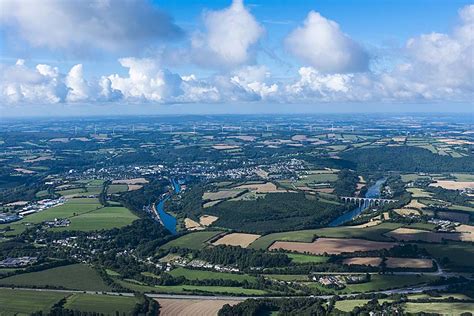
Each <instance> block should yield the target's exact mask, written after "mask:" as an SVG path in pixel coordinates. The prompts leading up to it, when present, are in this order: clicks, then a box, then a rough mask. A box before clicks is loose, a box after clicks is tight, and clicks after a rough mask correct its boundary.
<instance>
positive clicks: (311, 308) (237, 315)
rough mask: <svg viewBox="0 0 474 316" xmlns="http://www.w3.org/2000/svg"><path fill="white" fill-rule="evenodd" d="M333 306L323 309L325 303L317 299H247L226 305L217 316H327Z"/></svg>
mask: <svg viewBox="0 0 474 316" xmlns="http://www.w3.org/2000/svg"><path fill="white" fill-rule="evenodd" d="M333 305H334V304H329V306H328V307H327V308H326V307H325V301H324V300H322V299H318V298H311V297H309V298H291V299H261V300H254V299H248V300H245V301H243V302H242V303H239V304H236V305H233V306H230V305H229V304H226V305H224V306H223V307H222V309H221V310H220V311H219V314H218V315H219V316H241V315H269V314H270V313H272V312H278V315H314V316H318V315H328V314H329V312H330V310H331V309H332V307H333Z"/></svg>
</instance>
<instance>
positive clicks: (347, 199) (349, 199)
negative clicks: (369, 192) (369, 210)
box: [341, 196, 398, 207]
mask: <svg viewBox="0 0 474 316" xmlns="http://www.w3.org/2000/svg"><path fill="white" fill-rule="evenodd" d="M341 200H343V201H344V203H354V204H359V207H361V206H364V205H365V206H370V205H384V204H387V203H393V202H397V201H398V200H391V199H380V198H369V197H355V196H341Z"/></svg>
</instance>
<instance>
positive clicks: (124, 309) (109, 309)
mask: <svg viewBox="0 0 474 316" xmlns="http://www.w3.org/2000/svg"><path fill="white" fill-rule="evenodd" d="M136 304H137V299H136V298H134V297H126V296H115V295H91V294H82V293H81V294H74V295H72V296H70V297H68V298H67V301H66V303H65V304H64V308H67V309H72V310H78V311H81V312H96V313H101V314H106V315H107V314H109V315H116V313H119V315H122V314H125V315H131V314H132V311H133V308H134V307H135V305H136Z"/></svg>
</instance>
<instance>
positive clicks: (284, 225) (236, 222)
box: [206, 193, 350, 233]
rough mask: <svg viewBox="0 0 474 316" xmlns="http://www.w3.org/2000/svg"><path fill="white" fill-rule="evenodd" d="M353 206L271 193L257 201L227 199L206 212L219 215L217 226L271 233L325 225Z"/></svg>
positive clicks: (289, 194)
mask: <svg viewBox="0 0 474 316" xmlns="http://www.w3.org/2000/svg"><path fill="white" fill-rule="evenodd" d="M349 207H350V206H345V205H339V204H329V203H324V202H321V201H319V200H317V199H315V198H314V196H313V197H309V196H306V195H305V194H304V193H271V194H267V195H266V196H265V198H261V199H256V200H250V201H245V200H244V201H225V202H222V203H220V204H218V205H216V206H213V207H209V208H207V209H206V212H207V213H208V214H212V215H216V216H218V217H219V219H218V220H217V221H216V222H215V223H214V226H219V227H226V228H231V229H236V230H240V231H246V232H255V233H270V232H276V231H287V230H297V229H306V228H316V227H321V226H324V225H327V224H328V223H329V222H330V221H331V220H332V219H334V218H336V217H337V216H339V215H340V214H342V213H344V212H345V211H347V210H348V208H349Z"/></svg>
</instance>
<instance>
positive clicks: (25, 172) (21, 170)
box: [14, 168, 35, 174]
mask: <svg viewBox="0 0 474 316" xmlns="http://www.w3.org/2000/svg"><path fill="white" fill-rule="evenodd" d="M14 170H15V171H16V172H20V173H24V174H33V173H35V172H34V171H33V170H28V169H23V168H16V169H14Z"/></svg>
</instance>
